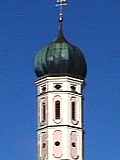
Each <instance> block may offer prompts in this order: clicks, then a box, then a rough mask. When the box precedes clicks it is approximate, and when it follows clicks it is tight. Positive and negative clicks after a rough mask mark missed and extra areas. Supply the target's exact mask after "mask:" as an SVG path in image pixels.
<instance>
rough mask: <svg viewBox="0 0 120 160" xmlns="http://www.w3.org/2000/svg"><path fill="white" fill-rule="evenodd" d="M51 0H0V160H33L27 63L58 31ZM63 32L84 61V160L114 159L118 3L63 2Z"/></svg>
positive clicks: (119, 79)
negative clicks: (64, 7)
mask: <svg viewBox="0 0 120 160" xmlns="http://www.w3.org/2000/svg"><path fill="white" fill-rule="evenodd" d="M54 5H55V0H43V1H41V0H26V1H25V0H16V1H15V0H7V1H5V0H0V160H36V88H35V86H34V80H35V79H36V76H35V74H34V71H33V59H34V56H35V54H36V52H37V51H38V50H39V49H40V48H42V47H44V46H45V45H47V44H49V43H50V42H51V41H52V40H53V39H54V38H55V36H56V34H57V30H58V21H57V18H58V15H57V14H58V9H56V8H55V7H54ZM64 33H65V35H66V38H67V39H68V40H69V41H70V42H71V43H73V44H76V45H77V46H79V47H80V48H81V49H82V50H83V52H84V54H85V57H86V60H87V65H88V74H87V77H86V83H87V85H86V88H85V104H84V108H85V112H84V114H85V116H84V121H85V132H86V134H85V160H119V159H120V125H119V123H120V1H119V0H93V1H90V0H84V1H82V0H68V6H67V7H66V9H65V18H64Z"/></svg>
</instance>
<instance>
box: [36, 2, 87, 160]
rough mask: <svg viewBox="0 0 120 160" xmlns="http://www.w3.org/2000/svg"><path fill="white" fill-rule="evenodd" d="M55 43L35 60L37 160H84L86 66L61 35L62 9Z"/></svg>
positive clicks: (80, 55)
mask: <svg viewBox="0 0 120 160" xmlns="http://www.w3.org/2000/svg"><path fill="white" fill-rule="evenodd" d="M65 5H66V0H57V6H59V7H60V14H59V31H58V35H57V37H56V38H55V40H54V41H53V42H52V43H50V44H49V45H48V46H46V47H44V48H43V49H41V50H40V51H39V52H38V53H37V55H36V56H35V60H34V71H35V74H36V76H37V80H36V82H35V84H36V87H37V150H38V159H37V160H57V159H58V160H74V159H78V160H84V126H83V101H84V97H83V89H84V84H85V81H84V80H85V76H86V73H87V65H86V61H85V58H84V55H83V53H82V52H81V50H80V49H79V48H78V47H77V46H75V45H73V44H71V43H70V42H68V40H67V39H66V38H65V36H64V34H63V28H62V24H63V6H65Z"/></svg>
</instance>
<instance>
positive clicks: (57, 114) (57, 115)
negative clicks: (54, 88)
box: [55, 100, 60, 119]
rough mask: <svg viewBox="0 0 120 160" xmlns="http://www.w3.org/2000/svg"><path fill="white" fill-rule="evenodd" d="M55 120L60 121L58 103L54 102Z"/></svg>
mask: <svg viewBox="0 0 120 160" xmlns="http://www.w3.org/2000/svg"><path fill="white" fill-rule="evenodd" d="M55 119H60V101H59V100H57V101H55Z"/></svg>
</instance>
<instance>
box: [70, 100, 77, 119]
mask: <svg viewBox="0 0 120 160" xmlns="http://www.w3.org/2000/svg"><path fill="white" fill-rule="evenodd" d="M71 117H72V120H73V121H75V120H76V103H75V102H74V101H72V102H71Z"/></svg>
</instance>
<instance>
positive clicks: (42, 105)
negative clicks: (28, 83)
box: [40, 98, 47, 125]
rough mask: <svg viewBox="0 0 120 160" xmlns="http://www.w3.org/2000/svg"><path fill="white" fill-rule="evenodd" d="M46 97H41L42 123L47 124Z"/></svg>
mask: <svg viewBox="0 0 120 160" xmlns="http://www.w3.org/2000/svg"><path fill="white" fill-rule="evenodd" d="M46 109H47V107H46V99H45V98H41V99H40V124H41V125H45V122H46V118H47V117H46Z"/></svg>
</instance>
